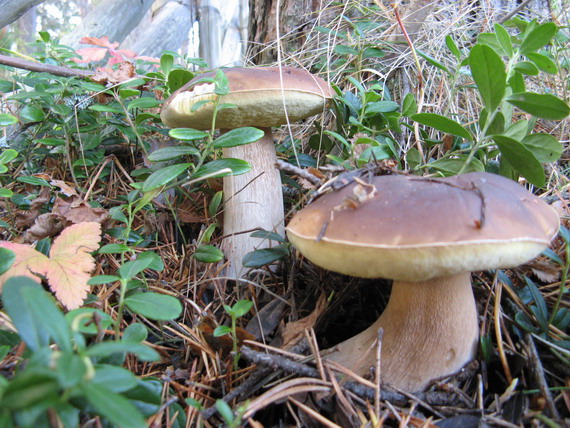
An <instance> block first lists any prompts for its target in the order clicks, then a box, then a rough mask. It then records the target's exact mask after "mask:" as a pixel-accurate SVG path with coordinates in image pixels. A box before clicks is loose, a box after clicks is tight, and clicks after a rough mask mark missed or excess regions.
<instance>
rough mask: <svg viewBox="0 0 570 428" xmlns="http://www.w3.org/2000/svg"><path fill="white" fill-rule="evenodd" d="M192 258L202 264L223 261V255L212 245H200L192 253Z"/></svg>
mask: <svg viewBox="0 0 570 428" xmlns="http://www.w3.org/2000/svg"><path fill="white" fill-rule="evenodd" d="M194 258H195V259H196V260H198V261H199V262H202V263H217V262H219V261H220V260H223V259H224V253H222V251H221V250H220V249H219V248H218V247H214V246H213V245H204V244H202V245H200V246H199V247H198V248H196V251H195V252H194Z"/></svg>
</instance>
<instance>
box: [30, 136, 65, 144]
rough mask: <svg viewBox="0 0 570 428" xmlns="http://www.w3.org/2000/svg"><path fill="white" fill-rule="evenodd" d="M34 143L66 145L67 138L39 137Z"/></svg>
mask: <svg viewBox="0 0 570 428" xmlns="http://www.w3.org/2000/svg"><path fill="white" fill-rule="evenodd" d="M34 143H39V144H43V145H45V146H64V145H65V140H64V139H62V138H38V139H37V140H34Z"/></svg>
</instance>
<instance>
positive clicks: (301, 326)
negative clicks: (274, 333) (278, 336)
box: [281, 294, 327, 349]
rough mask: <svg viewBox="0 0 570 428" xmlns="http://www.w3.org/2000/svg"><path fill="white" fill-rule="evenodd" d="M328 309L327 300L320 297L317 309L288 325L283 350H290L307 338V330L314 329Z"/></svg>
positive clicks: (322, 296)
mask: <svg viewBox="0 0 570 428" xmlns="http://www.w3.org/2000/svg"><path fill="white" fill-rule="evenodd" d="M326 307H327V299H326V298H325V296H324V294H321V295H320V296H319V300H317V304H316V305H315V309H314V310H313V312H311V313H310V314H309V315H307V316H306V317H305V318H301V319H300V320H298V321H293V322H290V323H287V324H286V325H285V328H284V329H283V335H282V336H283V345H282V346H281V347H282V348H283V349H290V348H292V347H293V346H295V345H296V344H297V343H299V341H300V340H302V339H303V338H304V337H305V330H308V329H311V328H313V327H314V325H315V323H316V322H317V320H318V319H319V317H320V316H321V314H322V313H323V312H324V310H325V309H326Z"/></svg>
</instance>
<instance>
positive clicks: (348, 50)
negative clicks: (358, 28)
mask: <svg viewBox="0 0 570 428" xmlns="http://www.w3.org/2000/svg"><path fill="white" fill-rule="evenodd" d="M334 51H335V53H337V54H339V55H358V51H357V50H356V49H354V48H353V47H351V46H346V45H339V44H335V45H334Z"/></svg>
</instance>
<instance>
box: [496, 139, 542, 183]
mask: <svg viewBox="0 0 570 428" xmlns="http://www.w3.org/2000/svg"><path fill="white" fill-rule="evenodd" d="M493 140H494V141H495V143H497V146H498V147H499V150H500V151H501V155H502V156H504V158H505V159H506V161H507V162H508V163H509V164H510V165H511V166H512V167H513V168H514V169H516V170H517V171H518V172H519V173H520V175H522V176H523V177H524V178H526V179H527V180H528V181H529V182H530V183H531V184H533V185H535V186H537V187H542V186H544V183H545V177H544V169H543V168H542V165H541V164H540V162H539V161H538V159H536V157H535V156H534V155H533V154H532V153H531V152H530V151H529V150H528V149H527V148H526V147H525V146H523V145H522V143H520V142H518V141H517V140H515V139H513V138H510V137H507V136H506V135H493Z"/></svg>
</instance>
